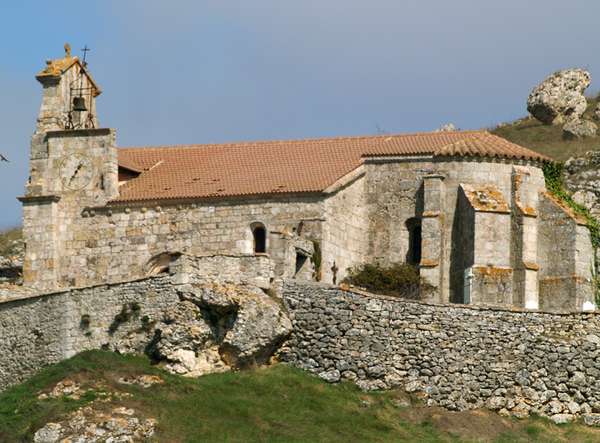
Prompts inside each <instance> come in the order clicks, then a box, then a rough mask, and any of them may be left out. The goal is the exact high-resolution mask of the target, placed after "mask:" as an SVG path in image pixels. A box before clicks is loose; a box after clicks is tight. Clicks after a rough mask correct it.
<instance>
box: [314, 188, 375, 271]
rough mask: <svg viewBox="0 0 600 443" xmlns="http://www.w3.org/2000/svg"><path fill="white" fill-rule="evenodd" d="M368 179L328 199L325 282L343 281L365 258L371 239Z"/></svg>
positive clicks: (324, 264)
mask: <svg viewBox="0 0 600 443" xmlns="http://www.w3.org/2000/svg"><path fill="white" fill-rule="evenodd" d="M364 189H365V180H364V178H359V179H358V180H356V181H354V182H353V183H351V184H349V185H347V186H345V187H344V188H343V189H341V190H340V191H338V192H337V193H335V194H334V195H331V196H329V197H328V198H327V199H326V200H325V202H324V208H325V209H324V215H325V216H324V218H325V220H326V221H327V222H326V223H324V226H323V233H322V240H321V250H322V264H321V273H322V274H321V275H322V279H321V281H323V282H327V283H332V282H334V276H333V270H332V268H333V266H334V264H335V268H337V270H336V273H335V274H336V275H335V281H336V282H337V283H339V282H340V281H342V279H343V278H344V277H345V276H346V274H347V272H346V271H347V269H348V268H349V267H352V266H354V265H356V264H358V263H362V262H363V261H364V259H365V255H366V254H365V252H366V250H367V239H368V221H367V220H368V219H367V208H366V205H365V194H364Z"/></svg>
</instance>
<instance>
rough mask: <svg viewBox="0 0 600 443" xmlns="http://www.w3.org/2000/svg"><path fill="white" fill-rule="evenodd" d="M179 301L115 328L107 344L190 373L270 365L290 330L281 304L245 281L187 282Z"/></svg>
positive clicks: (197, 374)
mask: <svg viewBox="0 0 600 443" xmlns="http://www.w3.org/2000/svg"><path fill="white" fill-rule="evenodd" d="M179 299H180V300H179V302H177V303H176V304H175V305H173V306H170V307H169V308H166V309H164V310H163V311H160V312H158V313H154V315H153V318H149V317H148V316H145V317H144V316H143V314H144V313H143V312H142V313H138V314H137V316H138V317H139V321H141V322H142V327H141V328H140V327H135V323H136V321H137V320H136V321H133V322H132V324H128V323H127V324H124V325H122V326H119V327H115V328H113V332H112V335H111V343H110V347H111V348H112V349H114V350H116V351H118V352H121V353H140V352H146V353H149V354H150V355H151V356H152V357H153V358H154V359H155V360H156V361H157V362H159V363H161V364H162V365H163V366H164V367H165V369H167V370H168V371H170V372H172V373H175V374H180V375H184V376H189V377H196V376H200V375H203V374H206V373H212V372H223V371H227V370H229V369H232V368H245V367H249V366H254V365H260V364H265V363H268V362H269V360H270V359H271V356H272V355H273V353H274V352H275V351H276V350H277V349H278V348H279V346H280V345H281V344H282V343H283V341H284V340H285V339H286V338H287V337H288V336H289V335H290V333H291V332H292V323H291V321H290V319H289V318H288V317H287V315H286V313H285V312H284V310H283V308H282V305H281V304H280V303H279V302H278V301H277V300H275V299H274V298H272V297H270V296H269V295H267V294H266V293H265V292H264V291H263V290H262V289H260V288H258V287H255V286H244V285H231V284H230V285H219V284H207V285H185V286H182V287H181V289H180V290H179Z"/></svg>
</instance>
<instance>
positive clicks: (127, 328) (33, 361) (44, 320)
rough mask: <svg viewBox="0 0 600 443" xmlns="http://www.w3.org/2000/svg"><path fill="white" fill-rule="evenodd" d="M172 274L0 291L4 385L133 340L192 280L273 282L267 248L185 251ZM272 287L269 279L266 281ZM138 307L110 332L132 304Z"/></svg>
mask: <svg viewBox="0 0 600 443" xmlns="http://www.w3.org/2000/svg"><path fill="white" fill-rule="evenodd" d="M168 270H169V273H163V274H159V275H157V276H154V277H150V278H146V279H141V280H136V281H129V282H123V283H116V284H109V285H98V286H93V287H88V288H81V289H72V290H69V291H64V292H56V293H49V294H35V293H32V292H29V293H28V292H27V291H21V292H17V290H16V289H15V291H14V295H13V296H12V297H11V296H10V294H8V293H6V291H0V390H2V389H3V388H6V387H8V386H10V385H13V384H15V383H19V382H20V381H22V380H24V379H26V378H28V377H29V376H31V375H32V374H34V373H35V372H36V371H37V370H39V369H40V368H42V367H43V366H46V365H48V364H52V363H57V362H59V361H61V360H64V359H66V358H69V357H71V356H73V355H75V354H77V353H79V352H82V351H85V350H88V349H99V348H101V347H103V346H105V345H108V344H110V345H111V348H114V347H115V346H116V347H117V348H121V346H119V343H120V342H119V340H123V346H122V347H123V348H128V346H127V342H126V341H127V340H128V339H127V336H128V333H129V332H131V331H136V330H139V329H140V328H143V327H144V317H146V320H147V322H146V323H151V322H152V321H155V320H157V319H158V318H161V317H162V313H164V312H165V311H166V310H167V309H168V308H172V307H174V306H175V305H177V304H178V303H179V301H180V297H179V291H180V289H181V290H183V289H184V288H185V287H186V286H188V285H187V284H188V283H200V284H202V283H230V284H241V285H252V286H253V285H258V286H261V285H263V287H265V286H264V285H268V283H269V280H270V275H271V272H272V267H271V262H270V260H269V258H268V257H267V256H266V255H259V256H223V257H215V256H211V257H193V256H188V255H182V256H180V257H178V258H176V259H175V260H174V261H173V262H172V263H171V265H170V267H169V269H168ZM266 287H268V286H266ZM132 303H133V304H136V306H137V308H139V309H136V310H137V313H136V314H135V315H134V316H133V317H132V319H131V320H130V321H128V322H124V323H123V324H119V327H118V333H111V332H110V329H111V325H112V324H113V322H115V318H116V316H117V314H119V313H120V312H121V310H122V309H123V308H124V307H126V308H128V309H129V310H130V311H131V310H132Z"/></svg>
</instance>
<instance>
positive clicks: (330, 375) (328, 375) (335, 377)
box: [319, 369, 340, 383]
mask: <svg viewBox="0 0 600 443" xmlns="http://www.w3.org/2000/svg"><path fill="white" fill-rule="evenodd" d="M319 377H321V378H322V379H323V380H325V381H326V382H328V383H336V382H338V381H340V371H338V370H337V369H332V370H330V371H323V372H321V373H319Z"/></svg>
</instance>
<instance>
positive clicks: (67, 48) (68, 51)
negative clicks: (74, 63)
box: [65, 43, 71, 58]
mask: <svg viewBox="0 0 600 443" xmlns="http://www.w3.org/2000/svg"><path fill="white" fill-rule="evenodd" d="M65 57H66V58H71V45H70V44H68V43H65Z"/></svg>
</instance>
